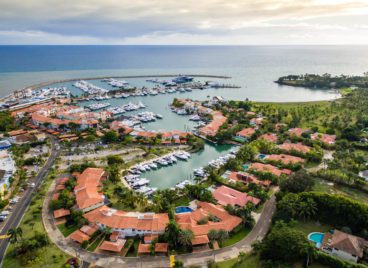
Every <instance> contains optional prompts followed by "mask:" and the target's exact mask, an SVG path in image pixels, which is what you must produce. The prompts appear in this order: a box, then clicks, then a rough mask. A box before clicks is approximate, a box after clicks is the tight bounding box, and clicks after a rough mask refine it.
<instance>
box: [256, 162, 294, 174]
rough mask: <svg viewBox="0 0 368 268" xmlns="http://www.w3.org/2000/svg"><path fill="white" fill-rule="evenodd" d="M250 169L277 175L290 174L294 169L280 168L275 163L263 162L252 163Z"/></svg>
mask: <svg viewBox="0 0 368 268" xmlns="http://www.w3.org/2000/svg"><path fill="white" fill-rule="evenodd" d="M249 169H250V170H254V171H257V172H262V173H271V174H273V175H275V176H277V177H279V176H281V175H282V174H285V175H290V174H291V173H292V171H291V170H289V169H279V168H277V167H275V166H273V165H269V164H263V163H252V164H251V165H250V167H249Z"/></svg>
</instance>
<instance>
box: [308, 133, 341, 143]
mask: <svg viewBox="0 0 368 268" xmlns="http://www.w3.org/2000/svg"><path fill="white" fill-rule="evenodd" d="M311 139H312V140H319V141H321V142H323V143H325V144H334V143H335V141H336V135H328V134H323V133H313V134H312V135H311Z"/></svg>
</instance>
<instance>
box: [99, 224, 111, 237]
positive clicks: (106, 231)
mask: <svg viewBox="0 0 368 268" xmlns="http://www.w3.org/2000/svg"><path fill="white" fill-rule="evenodd" d="M101 232H102V234H103V235H104V236H108V235H110V234H112V229H111V228H110V227H107V226H105V227H103V228H102V230H101Z"/></svg>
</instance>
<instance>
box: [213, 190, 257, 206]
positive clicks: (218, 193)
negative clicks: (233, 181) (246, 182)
mask: <svg viewBox="0 0 368 268" xmlns="http://www.w3.org/2000/svg"><path fill="white" fill-rule="evenodd" d="M212 195H213V197H214V198H215V199H216V200H217V202H218V203H219V204H220V205H223V206H226V205H231V206H235V205H238V206H240V207H243V206H245V205H246V204H247V203H248V202H251V203H253V204H254V205H258V204H259V203H260V202H261V200H260V199H258V198H255V197H253V196H250V195H247V194H246V193H242V192H239V191H237V190H234V189H232V188H229V187H227V186H224V185H223V186H220V187H219V188H217V189H216V190H215V191H214V192H213V193H212Z"/></svg>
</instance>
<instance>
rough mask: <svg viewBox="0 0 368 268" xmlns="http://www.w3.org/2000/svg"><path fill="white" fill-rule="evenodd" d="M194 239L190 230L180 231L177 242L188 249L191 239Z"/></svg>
mask: <svg viewBox="0 0 368 268" xmlns="http://www.w3.org/2000/svg"><path fill="white" fill-rule="evenodd" d="M193 238H194V234H193V232H192V231H191V230H180V232H179V237H178V242H179V244H180V245H182V246H183V247H185V248H189V247H191V246H192V239H193Z"/></svg>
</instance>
